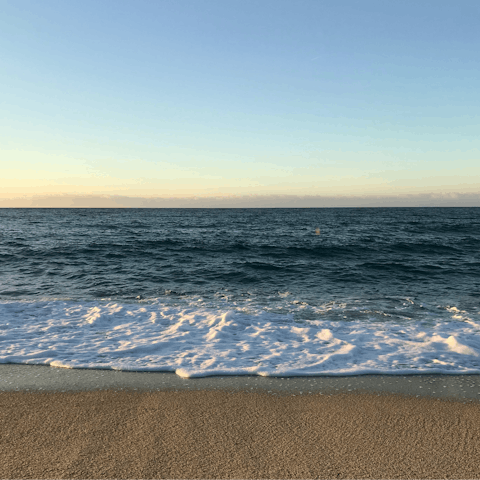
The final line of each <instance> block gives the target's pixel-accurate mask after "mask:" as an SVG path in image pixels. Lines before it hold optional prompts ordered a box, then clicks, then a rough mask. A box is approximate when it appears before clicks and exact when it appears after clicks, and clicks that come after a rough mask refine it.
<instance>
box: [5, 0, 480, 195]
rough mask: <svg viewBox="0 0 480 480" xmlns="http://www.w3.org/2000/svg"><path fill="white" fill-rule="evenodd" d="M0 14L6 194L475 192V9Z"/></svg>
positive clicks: (53, 6)
mask: <svg viewBox="0 0 480 480" xmlns="http://www.w3.org/2000/svg"><path fill="white" fill-rule="evenodd" d="M0 11H1V12H2V13H1V15H0V167H1V172H2V174H1V175H0V198H13V197H19V196H25V195H27V196H28V195H41V194H65V193H72V194H78V195H85V194H109V195H130V196H137V197H138V196H145V197H152V196H159V197H164V196H167V197H168V196H170V197H171V196H194V195H197V196H198V195H200V196H204V195H211V196H218V195H285V194H291V195H319V196H322V195H328V196H335V195H339V196H344V195H401V194H429V193H436V194H438V193H439V194H443V193H445V194H449V193H460V194H461V193H472V192H473V193H480V186H479V183H480V182H479V178H480V116H479V112H480V95H479V92H480V33H479V31H480V29H479V25H480V2H479V1H478V0H474V1H461V0H460V1H453V0H449V1H442V0H436V1H422V0H415V1H409V0H402V1H384V0H381V1H371V0H363V1H349V0H328V1H321V0H315V1H310V0H304V1H302V0H292V1H284V0H274V1H270V0H255V1H249V0H221V1H217V0H194V1H193V0H184V1H182V0H174V1H170V0H168V1H161V0H158V1H138V0H135V1H133V0H132V1H119V0H115V1H98V0H96V1H87V0H82V1H74V0H69V1H64V0H62V1H49V0H45V1H38V0H35V1H24V0H11V1H0Z"/></svg>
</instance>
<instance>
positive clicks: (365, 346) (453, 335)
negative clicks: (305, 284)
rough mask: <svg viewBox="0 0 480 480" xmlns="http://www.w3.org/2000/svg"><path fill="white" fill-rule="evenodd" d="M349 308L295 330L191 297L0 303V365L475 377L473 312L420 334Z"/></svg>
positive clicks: (287, 320) (477, 356)
mask: <svg viewBox="0 0 480 480" xmlns="http://www.w3.org/2000/svg"><path fill="white" fill-rule="evenodd" d="M287 293H288V292H287ZM282 296H283V294H282ZM408 302H410V303H408ZM291 304H292V305H296V306H295V308H298V309H301V308H305V305H304V304H302V303H301V302H296V303H295V300H294V301H292V302H291ZM410 304H413V301H411V300H410V299H407V303H404V305H410ZM246 305H247V306H246ZM348 308H350V309H351V307H347V304H346V303H345V304H343V303H337V304H334V305H333V304H331V303H329V304H325V305H321V306H319V307H316V312H317V314H318V315H320V316H321V319H318V315H317V317H315V318H316V319H313V320H309V319H303V320H302V321H297V320H295V319H294V315H293V314H291V313H288V312H287V313H284V314H282V313H278V312H272V311H269V310H268V309H267V308H265V307H258V306H254V305H253V306H252V305H251V304H243V305H240V306H239V305H236V304H229V305H228V304H225V305H222V304H218V305H217V306H213V307H212V306H211V305H210V306H209V305H208V304H206V303H204V302H202V301H201V299H198V298H195V299H189V300H185V301H184V302H183V303H180V302H177V303H174V302H173V303H172V302H168V301H167V300H165V299H163V300H160V299H156V300H150V301H148V302H147V301H145V302H138V303H130V304H129V303H120V302H113V301H103V302H102V301H97V302H74V301H65V300H45V301H39V302H29V301H2V302H0V363H28V364H45V365H51V366H54V367H64V368H108V369H116V370H137V371H174V372H176V373H177V374H178V375H180V376H182V377H200V376H208V375H241V374H255V375H262V376H271V375H280V376H288V375H360V374H366V373H382V374H386V373H388V374H401V375H404V374H409V373H451V374H458V373H476V374H478V373H480V321H479V318H478V317H479V315H478V313H476V314H472V313H468V312H466V311H465V310H459V309H458V308H456V307H451V306H446V307H444V308H443V312H444V315H442V316H438V318H435V315H432V313H431V312H430V313H429V317H428V325H425V322H424V321H418V322H414V321H405V322H404V323H401V324H400V323H394V322H391V321H389V320H388V318H387V317H388V316H390V315H387V314H384V313H382V312H380V311H377V310H376V311H375V312H374V313H375V315H377V316H376V317H375V315H373V313H372V315H373V316H368V315H367V316H366V317H365V319H366V320H349V321H341V320H338V318H339V316H338V314H339V313H340V314H344V313H347V309H348ZM355 308H357V307H355ZM405 308H406V307H405ZM402 309H403V307H402ZM299 311H300V310H299ZM365 312H367V314H368V312H370V310H365V308H364V310H363V313H364V314H365ZM334 314H335V315H334ZM445 315H447V316H445ZM379 316H380V317H381V318H382V321H377V320H376V319H378V318H379ZM367 320H368V321H367Z"/></svg>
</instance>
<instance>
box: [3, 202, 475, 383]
mask: <svg viewBox="0 0 480 480" xmlns="http://www.w3.org/2000/svg"><path fill="white" fill-rule="evenodd" d="M316 229H319V234H317V232H316ZM0 362H3V363H5V362H14V363H38V364H50V365H52V366H64V367H83V368H116V369H127V370H128V369H129V370H163V371H176V372H177V373H178V374H179V375H182V376H185V377H188V376H201V375H212V374H228V373H231V374H241V373H243V374H245V373H250V374H259V375H321V374H329V375H332V374H334V375H335V374H336V375H339V374H361V373H374V372H375V373H380V372H381V373H399V374H404V373H420V372H427V371H428V372H431V373H434V372H444V373H448V372H450V373H480V208H385V209H381V208H375V209H369V208H361V209H360V208H358V209H132V210H126V209H65V210H63V209H0Z"/></svg>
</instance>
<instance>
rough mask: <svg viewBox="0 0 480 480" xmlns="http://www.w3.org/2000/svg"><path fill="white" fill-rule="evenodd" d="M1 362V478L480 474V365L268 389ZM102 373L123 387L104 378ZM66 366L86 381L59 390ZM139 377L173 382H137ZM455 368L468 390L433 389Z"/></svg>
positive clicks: (243, 381) (450, 380)
mask: <svg viewBox="0 0 480 480" xmlns="http://www.w3.org/2000/svg"><path fill="white" fill-rule="evenodd" d="M1 367H2V368H0V386H1V389H0V419H1V420H0V431H1V432H2V433H1V439H0V442H1V447H0V448H1V451H2V456H1V460H0V477H1V478H255V479H260V478H271V479H274V478H412V479H413V478H416V479H419V478H425V479H427V478H429V479H432V478H459V479H467V478H480V462H479V461H478V458H479V457H480V402H479V401H478V400H476V399H475V398H474V397H475V395H478V393H479V392H480V381H479V376H448V375H443V376H442V375H439V376H410V377H409V376H405V377H397V378H395V377H392V376H389V377H387V376H381V375H377V376H370V378H369V379H368V378H366V377H364V378H363V379H362V378H361V377H349V378H345V377H337V378H328V379H326V378H323V379H319V378H318V377H317V378H315V379H308V378H293V379H290V380H287V379H283V380H282V379H260V380H264V381H266V382H270V384H269V386H267V387H266V388H269V390H267V389H266V388H263V387H262V386H261V385H260V386H259V384H258V380H259V379H258V378H255V377H248V378H242V377H233V378H228V377H224V378H214V377H212V378H209V379H208V378H205V379H196V382H194V383H196V384H195V386H193V385H194V383H191V382H192V380H190V381H189V380H185V379H179V378H178V377H177V376H176V375H174V374H140V373H132V372H130V373H125V372H107V371H104V372H101V371H100V372H99V371H88V370H83V371H73V370H64V369H52V368H49V367H35V366H25V365H2V366H1ZM22 372H23V375H22ZM102 374H103V376H106V377H107V378H106V380H105V385H106V386H108V385H109V381H111V378H117V380H116V381H117V384H116V388H112V387H111V386H110V387H109V388H108V389H102V388H101V387H102V385H101V383H99V377H101V375H102ZM58 375H60V376H62V375H64V376H65V378H66V377H67V376H68V377H73V378H74V379H76V382H75V385H70V386H69V388H68V383H66V384H65V385H66V387H65V389H64V391H60V390H59V389H58V384H55V382H53V380H52V379H53V378H57V381H58V377H57V376H58ZM119 375H120V377H119ZM125 375H126V376H125ZM142 375H143V377H142ZM145 375H147V376H148V377H145ZM434 377H435V378H434ZM32 378H35V382H33V383H32ZM119 378H120V379H121V378H123V379H124V380H123V382H120V381H119V380H118V379H119ZM126 378H129V379H130V380H129V381H127V380H125V379H126ZM141 378H150V382H157V383H159V384H162V385H163V387H162V388H160V387H159V388H157V389H153V388H152V385H148V382H146V385H145V388H138V384H137V386H135V387H132V385H131V384H129V382H130V383H131V382H135V381H137V382H138V379H141ZM15 379H17V380H16V381H15ZM26 379H27V380H26ZM28 379H30V380H28ZM134 379H137V380H134ZM432 379H433V380H432ZM272 380H273V383H275V381H278V383H277V385H276V386H277V387H278V386H279V385H284V384H288V385H287V387H286V388H274V386H275V385H273V386H272V383H271V382H272ZM315 380H317V381H319V383H317V384H315ZM322 380H323V381H327V382H330V384H329V385H327V386H325V384H324V385H323V386H322V385H321V382H322ZM362 380H363V385H364V386H363V387H360V381H362ZM92 381H95V382H97V383H96V387H97V388H94V387H93V386H92V383H91V382H92ZM255 381H257V384H256V383H255ZM25 382H27V383H28V382H30V383H29V387H28V391H27V389H26V388H25ZM88 382H90V383H88ZM169 382H170V383H169ZM175 382H177V383H178V384H175ZM189 382H190V383H189ZM202 382H204V383H202ZM212 382H213V383H212ZM215 382H216V383H215ZM228 382H230V383H228ZM235 382H237V384H235ZM302 382H303V384H302ZM305 382H309V384H310V390H305V389H304V387H305V385H306V383H305ZM345 382H349V383H345ZM352 382H357V383H352ZM365 382H367V385H366V386H367V387H368V388H365ZM368 382H370V383H368ZM389 382H391V383H390V384H389ZM455 382H463V383H462V385H463V386H464V391H465V394H464V395H459V392H460V393H461V392H462V389H461V388H460V387H459V385H460V384H456V389H455V392H456V396H453V395H446V394H444V393H443V392H442V395H440V393H438V394H437V393H436V392H437V391H439V392H440V391H441V390H448V389H449V388H450V387H451V384H454V385H455ZM180 384H182V385H183V387H181V386H180ZM412 384H413V386H412ZM55 385H56V388H53V387H54V386H55ZM249 385H252V386H249ZM336 385H337V386H338V387H339V388H338V390H337V389H336ZM347 385H349V386H350V388H348V389H347V388H344V387H346V386H347ZM375 385H376V386H377V388H376V387H375ZM382 385H383V387H382ZM385 385H387V387H385ZM388 385H390V387H388ZM393 385H396V389H397V390H399V389H401V386H402V385H403V387H404V390H408V389H410V390H409V393H408V394H402V393H400V392H398V391H395V392H392V388H393ZM264 386H265V385H264ZM19 387H22V388H19ZM147 387H148V388H147ZM352 387H353V388H352ZM442 387H446V388H442ZM121 388H123V389H121ZM133 388H136V389H137V390H134V389H133ZM299 388H302V390H299ZM432 388H433V389H435V390H432ZM415 389H416V392H419V393H418V396H417V395H416V394H415V391H414V390H415ZM424 389H425V390H424ZM429 389H430V390H429ZM349 390H350V391H349ZM434 391H435V394H433V392H434ZM309 392H310V393H309Z"/></svg>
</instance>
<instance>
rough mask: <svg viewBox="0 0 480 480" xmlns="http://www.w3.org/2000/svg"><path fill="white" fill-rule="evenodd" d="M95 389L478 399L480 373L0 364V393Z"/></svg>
mask: <svg viewBox="0 0 480 480" xmlns="http://www.w3.org/2000/svg"><path fill="white" fill-rule="evenodd" d="M96 390H132V391H138V392H144V391H170V390H175V391H188V390H234V391H240V390H253V391H256V392H266V393H268V392H269V391H271V392H275V393H282V394H289V393H291V394H307V393H308V392H311V393H323V394H336V393H355V392H358V393H361V392H366V393H369V392H370V393H380V394H399V395H405V396H413V397H431V398H439V399H450V400H457V401H474V402H475V401H478V402H480V375H476V374H464V375H457V374H455V375H448V374H447V375H446V374H430V375H427V374H412V375H374V374H367V375H351V376H304V377H300V376H297V377H262V376H254V375H242V376H235V375H232V376H226V375H222V376H210V377H196V378H182V377H179V376H178V375H176V374H175V373H174V372H129V371H118V370H98V369H69V368H56V367H50V366H48V365H24V364H0V392H12V391H28V392H68V391H71V392H73V391H77V392H78V391H96ZM300 392H302V393H300Z"/></svg>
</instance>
